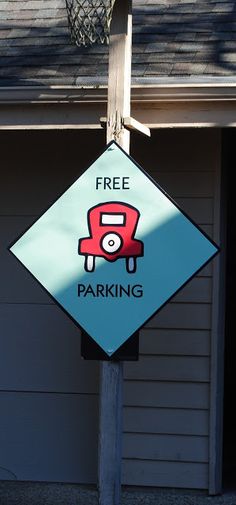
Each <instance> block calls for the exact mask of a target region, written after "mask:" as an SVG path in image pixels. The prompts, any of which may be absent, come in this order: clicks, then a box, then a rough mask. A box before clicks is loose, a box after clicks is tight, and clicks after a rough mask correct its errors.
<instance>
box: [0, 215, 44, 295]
mask: <svg viewBox="0 0 236 505" xmlns="http://www.w3.org/2000/svg"><path fill="white" fill-rule="evenodd" d="M34 219H35V218H34V217H33V216H31V217H30V216H28V217H27V216H24V217H23V216H19V217H17V216H13V217H2V216H0V235H1V241H2V245H3V247H1V249H0V278H1V283H0V303H1V302H3V303H53V302H52V299H51V298H50V296H49V295H48V294H47V293H46V291H45V290H44V289H43V288H42V287H41V286H40V285H39V283H38V282H37V281H36V280H35V279H34V278H33V276H32V275H31V274H30V273H29V272H28V271H27V269H26V268H24V267H23V266H22V264H21V263H20V262H19V261H18V260H17V259H16V258H15V257H14V256H13V254H12V253H10V252H9V250H8V247H9V246H10V245H11V244H12V243H13V242H14V241H15V240H16V239H17V238H18V237H19V235H20V234H21V233H22V232H24V231H25V230H26V228H28V227H29V226H30V225H31V224H32V222H33V221H34Z"/></svg>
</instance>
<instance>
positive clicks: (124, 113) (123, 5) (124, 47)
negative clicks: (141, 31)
mask: <svg viewBox="0 0 236 505" xmlns="http://www.w3.org/2000/svg"><path fill="white" fill-rule="evenodd" d="M131 53H132V0H117V2H115V6H114V11H113V17H112V23H111V33H110V44H109V76H108V107H107V122H106V123H107V124H106V127H107V143H109V142H110V141H111V140H115V141H116V142H117V143H118V144H119V145H120V146H121V147H122V148H123V149H124V150H125V151H126V152H127V153H128V154H129V147H130V133H129V131H128V130H127V129H126V128H125V127H124V122H123V119H124V118H125V117H129V116H130V87H131ZM100 372H101V375H100V426H99V445H98V450H99V461H98V487H99V505H120V494H121V457H122V454H121V451H122V447H121V443H122V403H123V402H122V382H123V363H122V362H118V361H117V362H116V361H105V362H102V363H101V370H100Z"/></svg>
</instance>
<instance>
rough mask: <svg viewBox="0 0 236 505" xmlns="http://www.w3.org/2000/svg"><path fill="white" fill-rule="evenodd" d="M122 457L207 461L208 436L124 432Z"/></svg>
mask: <svg viewBox="0 0 236 505" xmlns="http://www.w3.org/2000/svg"><path fill="white" fill-rule="evenodd" d="M123 457H124V458H129V459H130V458H134V459H136V458H137V459H142V460H145V459H147V460H156V461H183V462H193V463H194V462H195V463H196V462H198V463H207V462H208V437H196V436H195V437H191V436H180V435H154V434H140V433H125V434H124V438H123Z"/></svg>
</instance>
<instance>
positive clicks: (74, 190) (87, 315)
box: [10, 142, 218, 356]
mask: <svg viewBox="0 0 236 505" xmlns="http://www.w3.org/2000/svg"><path fill="white" fill-rule="evenodd" d="M10 251H11V252H12V253H13V254H14V255H15V256H16V257H17V258H18V259H19V260H20V262H21V263H22V264H23V265H24V266H25V267H26V268H27V269H28V270H29V271H30V272H31V273H32V274H33V276H34V277H35V278H36V279H37V280H38V281H39V282H40V284H42V286H44V288H45V289H46V290H47V291H48V292H49V293H50V294H51V295H52V296H53V298H54V299H55V300H56V301H57V302H58V303H59V304H60V305H61V306H62V307H63V309H64V310H66V311H67V312H68V314H69V315H70V316H71V317H72V318H73V319H74V320H75V322H76V323H78V324H79V325H80V326H81V327H82V328H83V329H84V330H85V331H86V332H87V333H88V334H89V335H90V336H91V337H92V338H93V339H94V340H95V341H96V342H97V343H98V344H99V346H100V347H101V348H102V349H104V351H105V352H106V353H107V354H108V355H109V356H111V355H112V354H113V353H114V352H115V351H116V350H117V349H118V348H119V347H120V346H121V345H122V344H123V343H124V342H125V341H126V340H127V339H128V338H129V337H130V336H131V335H132V334H133V333H134V332H135V331H136V330H137V329H139V328H140V327H141V326H142V325H143V324H144V323H145V322H146V321H147V320H148V319H149V318H150V317H151V316H152V315H153V314H154V313H155V312H156V311H157V310H159V309H160V308H161V307H162V306H163V305H164V304H165V303H166V302H167V301H168V300H169V299H170V298H171V297H172V296H173V295H174V294H175V293H176V292H177V291H178V290H179V289H180V288H181V286H183V285H184V284H185V283H186V282H187V281H188V280H189V279H190V278H191V277H192V276H193V275H194V274H195V273H196V272H197V271H198V270H199V269H200V268H202V266H203V265H205V264H206V263H207V262H208V261H209V260H210V259H211V258H212V257H213V256H214V255H215V254H216V253H217V252H218V248H217V246H216V245H215V244H214V243H213V242H212V241H211V240H209V239H208V238H207V237H206V235H205V234H204V233H203V232H202V231H200V230H199V228H198V227H197V226H195V224H194V223H193V222H192V221H191V220H190V219H189V218H188V217H187V216H186V215H185V214H184V213H183V212H182V211H181V210H180V209H179V208H178V206H176V205H175V203H174V202H173V201H172V200H171V199H170V198H169V197H168V196H166V194H165V193H164V192H163V190H162V189H161V188H160V187H159V186H158V185H157V184H156V183H155V182H154V181H153V180H151V179H150V178H149V176H148V175H147V174H146V173H145V172H144V171H143V170H142V169H141V168H140V167H139V166H138V165H137V164H136V163H135V162H134V161H133V160H132V159H131V158H130V157H129V156H127V155H126V154H125V153H124V151H123V150H122V149H120V148H119V146H117V144H116V143H115V142H112V143H111V144H109V145H108V146H107V149H106V150H105V152H104V153H103V154H102V155H101V156H100V157H99V158H98V159H97V160H96V161H95V163H93V165H91V166H90V168H88V170H86V172H85V173H84V174H83V175H82V176H81V177H79V179H78V180H77V181H76V182H75V183H74V184H72V186H71V187H70V188H69V189H67V191H65V193H64V194H63V195H62V196H61V197H60V198H59V199H58V200H57V201H56V202H55V203H54V204H53V205H52V206H51V207H50V208H49V209H48V210H47V211H46V212H45V213H44V214H43V215H42V216H41V217H40V218H39V219H38V220H37V221H36V222H35V223H34V224H33V225H32V226H31V227H30V228H29V229H28V230H27V231H26V232H25V233H24V234H23V235H22V236H21V237H20V238H19V239H18V240H17V242H16V243H15V244H14V245H13V246H12V247H11V248H10Z"/></svg>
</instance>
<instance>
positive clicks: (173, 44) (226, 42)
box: [0, 0, 236, 86]
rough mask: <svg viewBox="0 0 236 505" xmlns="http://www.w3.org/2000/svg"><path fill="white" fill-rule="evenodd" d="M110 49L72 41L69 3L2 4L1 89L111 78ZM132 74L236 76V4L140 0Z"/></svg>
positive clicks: (11, 0)
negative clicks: (68, 14) (66, 7)
mask: <svg viewBox="0 0 236 505" xmlns="http://www.w3.org/2000/svg"><path fill="white" fill-rule="evenodd" d="M107 54H108V49H107V47H104V46H92V47H88V48H84V47H76V46H73V45H72V44H71V43H70V36H69V30H68V25H67V15H66V9H65V2H64V0H8V1H1V2H0V85H1V86H21V85H52V84H79V82H80V79H81V78H82V77H83V81H84V79H86V77H88V79H89V78H90V79H91V77H94V78H96V77H99V78H100V79H101V77H104V79H106V77H107V61H108V58H107ZM132 68H133V70H132V73H133V76H136V77H155V78H158V77H161V76H162V77H163V76H166V77H180V78H187V77H188V78H189V77H191V76H209V75H210V76H234V75H235V73H236V2H232V0H231V1H230V0H208V1H207V2H206V1H205V0H134V2H133V67H132Z"/></svg>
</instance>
